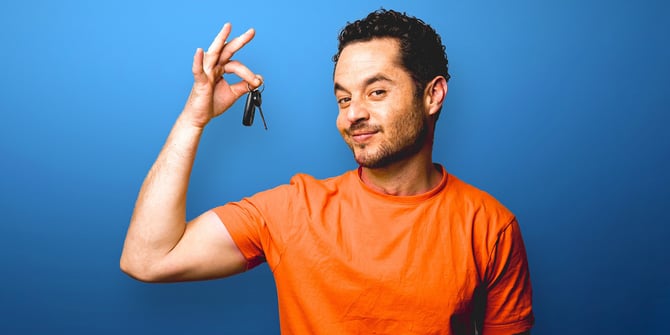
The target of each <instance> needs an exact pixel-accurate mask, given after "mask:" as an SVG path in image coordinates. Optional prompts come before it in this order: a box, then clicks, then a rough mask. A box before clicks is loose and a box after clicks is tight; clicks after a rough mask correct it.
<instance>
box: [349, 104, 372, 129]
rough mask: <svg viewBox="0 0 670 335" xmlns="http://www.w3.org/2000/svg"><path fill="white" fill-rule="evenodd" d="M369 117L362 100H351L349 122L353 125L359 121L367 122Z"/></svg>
mask: <svg viewBox="0 0 670 335" xmlns="http://www.w3.org/2000/svg"><path fill="white" fill-rule="evenodd" d="M369 117H370V113H369V112H368V108H367V106H366V104H365V101H361V100H360V99H351V101H350V102H349V108H347V120H348V121H349V122H351V123H352V124H353V123H356V122H359V121H363V120H367V119H368V118H369Z"/></svg>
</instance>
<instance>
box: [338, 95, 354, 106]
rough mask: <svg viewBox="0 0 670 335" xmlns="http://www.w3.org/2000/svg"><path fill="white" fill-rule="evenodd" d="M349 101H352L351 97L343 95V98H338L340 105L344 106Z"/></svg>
mask: <svg viewBox="0 0 670 335" xmlns="http://www.w3.org/2000/svg"><path fill="white" fill-rule="evenodd" d="M349 101H351V98H350V97H343V98H339V99H337V104H338V105H340V106H344V105H346V104H347V103H349Z"/></svg>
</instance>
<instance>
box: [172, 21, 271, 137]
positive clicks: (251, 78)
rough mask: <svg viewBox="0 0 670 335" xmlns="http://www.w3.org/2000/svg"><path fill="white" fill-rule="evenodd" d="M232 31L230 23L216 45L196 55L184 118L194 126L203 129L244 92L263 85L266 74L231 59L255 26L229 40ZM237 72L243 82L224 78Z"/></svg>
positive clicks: (213, 44) (197, 52) (223, 30)
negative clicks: (252, 70)
mask: <svg viewBox="0 0 670 335" xmlns="http://www.w3.org/2000/svg"><path fill="white" fill-rule="evenodd" d="M230 31H231V25H230V23H226V24H225V25H224V26H223V28H222V29H221V31H220V32H219V34H218V35H217V36H216V38H215V39H214V41H213V42H212V44H211V45H210V46H209V49H207V52H204V51H203V50H202V49H201V48H198V50H196V52H195V56H193V79H194V83H193V88H192V89H191V94H190V96H189V98H188V101H187V103H186V106H185V108H184V112H183V114H182V117H183V118H184V121H188V122H190V123H191V124H192V125H193V126H196V127H199V128H203V127H205V125H207V123H209V121H210V120H211V119H212V118H214V117H217V116H219V115H221V114H222V113H223V112H225V111H226V110H227V109H228V108H230V106H231V105H232V104H233V103H234V102H235V101H236V100H237V99H238V98H240V97H241V96H242V95H244V94H245V93H247V92H248V91H249V90H250V89H251V90H253V89H255V88H257V87H259V86H260V85H261V84H262V80H263V79H262V77H261V76H259V75H256V74H254V73H253V72H251V70H249V69H248V68H247V67H246V66H245V65H243V64H242V63H240V62H238V61H235V60H231V58H232V57H233V55H234V54H235V52H237V51H238V50H240V49H241V48H242V47H244V46H245V45H246V44H247V43H249V41H251V39H252V38H253V37H254V35H255V31H254V30H253V29H249V30H247V31H246V32H245V33H244V34H242V35H240V36H238V37H236V38H234V39H233V40H231V41H229V42H226V39H227V38H228V37H229V35H230ZM226 73H234V74H236V75H237V76H239V77H240V78H242V80H243V81H241V82H238V83H235V84H230V83H228V82H227V81H226V80H225V79H224V78H223V75H224V74H226Z"/></svg>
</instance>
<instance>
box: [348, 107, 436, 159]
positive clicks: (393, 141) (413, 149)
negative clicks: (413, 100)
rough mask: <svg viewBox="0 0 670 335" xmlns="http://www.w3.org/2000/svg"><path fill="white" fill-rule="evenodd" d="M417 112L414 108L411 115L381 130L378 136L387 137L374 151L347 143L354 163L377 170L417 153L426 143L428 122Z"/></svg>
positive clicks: (364, 145) (363, 146) (363, 145)
mask: <svg viewBox="0 0 670 335" xmlns="http://www.w3.org/2000/svg"><path fill="white" fill-rule="evenodd" d="M419 111H420V109H418V108H417V107H415V109H414V110H413V111H412V113H409V114H408V115H406V116H405V117H401V118H398V119H397V120H396V121H395V122H394V123H393V124H391V125H390V126H389V127H387V128H386V129H381V130H380V134H384V133H388V135H389V136H388V137H387V138H386V139H385V140H384V141H383V142H381V143H380V144H379V148H378V149H377V150H375V151H369V150H366V149H368V147H369V145H367V144H360V145H359V144H355V143H352V142H349V143H347V144H348V145H349V147H350V148H351V151H352V152H353V154H354V159H356V162H357V163H358V164H359V165H360V166H362V167H365V168H369V169H379V168H384V167H388V166H389V165H391V164H393V163H396V162H399V161H402V160H404V159H406V158H408V157H411V156H413V155H414V154H416V153H418V152H419V151H420V150H421V148H423V146H424V144H425V143H426V141H427V135H428V121H427V120H426V118H425V117H423V115H422V114H421V113H420V112H419ZM369 149H372V150H374V148H369Z"/></svg>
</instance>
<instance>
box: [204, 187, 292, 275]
mask: <svg viewBox="0 0 670 335" xmlns="http://www.w3.org/2000/svg"><path fill="white" fill-rule="evenodd" d="M296 189H297V187H296V186H295V185H294V183H292V184H290V185H280V186H277V187H275V188H273V189H270V190H266V191H262V192H259V193H256V194H254V195H253V196H251V197H247V198H244V199H242V200H240V201H237V202H231V203H227V204H225V205H223V206H219V207H216V208H214V209H213V211H214V213H216V215H217V216H218V217H219V219H220V220H221V222H223V224H224V225H225V226H226V229H227V230H228V233H229V234H230V236H231V237H232V239H233V241H234V242H235V244H236V245H237V248H238V249H240V252H242V255H244V257H245V259H246V260H247V269H251V268H253V267H255V266H257V265H258V264H260V263H262V262H266V261H267V262H268V265H269V266H270V268H274V267H275V266H276V265H277V264H278V263H279V261H280V258H281V255H282V253H283V251H284V250H285V248H286V245H287V239H288V238H290V236H292V235H293V234H292V229H294V228H295V227H294V226H293V224H292V222H293V221H294V220H292V219H291V218H292V216H293V213H294V210H293V209H294V206H295V205H296V202H295V199H296V196H295V194H296Z"/></svg>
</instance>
